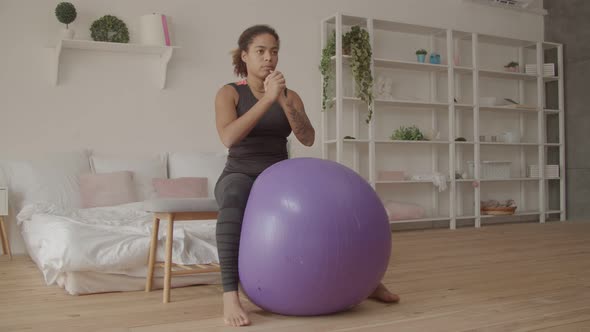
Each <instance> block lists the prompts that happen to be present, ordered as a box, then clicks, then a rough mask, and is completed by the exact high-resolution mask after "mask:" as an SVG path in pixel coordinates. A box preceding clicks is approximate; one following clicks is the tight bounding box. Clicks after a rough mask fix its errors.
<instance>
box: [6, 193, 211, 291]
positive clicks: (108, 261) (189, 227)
mask: <svg viewBox="0 0 590 332" xmlns="http://www.w3.org/2000/svg"><path fill="white" fill-rule="evenodd" d="M17 222H18V225H19V228H20V231H21V233H22V235H23V238H24V241H25V244H26V246H27V251H28V253H29V255H30V256H31V258H32V259H33V261H34V262H35V263H36V264H37V266H38V267H39V269H40V270H41V272H42V273H43V276H44V278H45V281H46V283H47V284H48V285H51V284H57V285H59V286H60V287H64V288H65V289H66V291H68V292H69V293H70V294H86V293H96V292H109V291H125V290H137V289H141V287H139V281H143V282H145V275H146V261H147V255H148V250H149V245H150V232H151V225H152V215H151V214H149V213H147V212H144V211H143V210H142V203H141V202H138V203H131V204H124V205H119V206H114V207H101V208H91V209H64V208H60V207H58V206H56V205H53V204H48V203H35V204H28V205H26V206H24V207H23V209H22V210H21V212H20V213H19V214H18V215H17ZM165 225H166V223H165V222H164V221H162V222H161V223H160V233H159V234H160V235H159V241H160V243H159V246H158V248H159V250H158V254H157V260H159V261H163V258H164V249H163V248H164V236H165V233H166V228H167V227H165ZM172 260H173V262H174V263H178V264H208V263H211V262H218V257H217V248H216V246H215V220H208V221H182V222H177V223H175V225H174V242H173V255H172ZM158 275H161V272H160V271H157V274H156V276H158ZM175 279H177V280H175ZM172 280H173V286H184V285H188V284H191V283H193V284H196V283H219V274H218V273H217V274H210V275H203V276H192V279H191V278H182V279H179V278H178V277H175V278H172ZM158 284H160V281H159V280H156V286H158Z"/></svg>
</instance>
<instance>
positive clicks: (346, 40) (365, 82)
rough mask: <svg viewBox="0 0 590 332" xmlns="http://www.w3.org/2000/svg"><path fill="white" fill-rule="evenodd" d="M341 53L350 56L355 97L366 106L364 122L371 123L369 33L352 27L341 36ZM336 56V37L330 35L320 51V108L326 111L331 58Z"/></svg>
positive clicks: (329, 103) (327, 107) (330, 75)
mask: <svg viewBox="0 0 590 332" xmlns="http://www.w3.org/2000/svg"><path fill="white" fill-rule="evenodd" d="M342 48H343V53H344V54H346V55H350V56H351V58H350V67H351V69H352V76H353V78H354V81H355V85H356V89H355V90H356V97H358V98H360V99H361V100H362V101H364V102H365V103H366V104H367V107H368V111H369V113H368V115H367V119H366V120H365V121H366V122H367V123H369V122H371V118H372V116H373V75H372V73H371V58H372V57H373V52H372V50H371V43H370V41H369V33H368V32H367V31H366V30H364V29H361V28H360V27H359V26H356V25H355V26H353V27H352V28H351V30H350V31H349V32H347V33H346V34H344V36H342ZM334 55H336V35H335V33H332V35H331V36H330V39H329V40H328V43H327V44H326V47H325V48H324V49H323V50H322V59H321V62H320V71H321V73H322V76H323V77H324V83H323V92H322V108H323V110H327V109H329V108H330V107H331V106H332V97H331V96H330V95H329V93H328V88H329V83H330V82H331V80H332V79H333V75H334V66H333V63H332V59H331V58H332V56H334Z"/></svg>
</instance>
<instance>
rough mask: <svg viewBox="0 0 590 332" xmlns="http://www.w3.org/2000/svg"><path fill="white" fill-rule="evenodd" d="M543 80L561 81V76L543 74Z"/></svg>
mask: <svg viewBox="0 0 590 332" xmlns="http://www.w3.org/2000/svg"><path fill="white" fill-rule="evenodd" d="M543 81H545V83H547V82H555V81H559V76H543Z"/></svg>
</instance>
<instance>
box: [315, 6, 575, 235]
mask: <svg viewBox="0 0 590 332" xmlns="http://www.w3.org/2000/svg"><path fill="white" fill-rule="evenodd" d="M462 1H467V0H462ZM478 1H480V0H478ZM483 1H485V0H481V2H483ZM339 15H340V14H336V15H334V16H333V17H334V18H338V21H339V22H344V23H346V22H352V21H357V22H360V23H361V24H363V26H364V27H365V28H366V30H367V32H368V33H369V37H370V39H371V43H372V46H373V47H374V49H373V50H374V51H375V50H377V52H373V58H372V59H370V61H371V63H372V65H373V68H374V72H373V74H374V78H375V75H376V74H378V75H379V76H382V78H387V79H389V78H391V80H392V82H391V83H389V80H387V82H386V81H383V82H384V83H385V82H386V83H387V86H385V84H384V86H383V88H384V89H386V90H389V91H388V92H389V93H384V94H380V95H379V96H380V99H378V98H376V99H375V100H374V101H373V105H372V106H374V108H373V111H374V118H373V119H374V122H372V123H369V124H368V125H367V126H365V125H364V124H362V123H361V121H359V119H358V115H362V114H360V113H363V114H364V113H365V112H366V111H367V105H366V103H365V102H363V101H361V100H360V99H359V98H356V95H355V94H354V92H350V91H355V90H356V89H355V88H356V86H355V81H354V77H353V76H352V75H351V74H350V70H351V66H350V64H351V62H352V61H351V59H352V58H351V57H350V56H345V55H342V54H341V52H338V53H339V54H340V58H338V57H335V56H333V57H332V64H334V63H335V62H338V63H339V64H342V67H343V68H337V69H338V70H337V71H335V75H334V77H333V78H334V79H335V80H336V81H334V82H332V83H334V84H333V86H330V88H331V89H332V88H333V90H331V91H336V93H337V94H338V97H339V98H338V100H337V105H336V106H335V107H334V109H335V110H336V109H337V110H338V111H339V112H338V113H337V114H336V115H338V116H341V117H342V118H340V119H337V118H335V115H334V114H332V115H331V116H325V117H324V118H323V120H324V121H323V123H322V129H323V130H324V131H327V132H334V131H336V132H338V133H339V135H338V136H342V137H343V136H344V135H349V134H350V133H352V132H353V131H354V133H355V134H356V135H353V136H355V137H358V138H365V139H358V140H344V139H343V138H342V137H340V138H338V139H334V140H329V141H327V142H326V143H327V144H336V143H337V144H338V147H339V149H336V151H334V147H335V145H323V148H324V149H323V151H322V156H324V157H325V158H328V159H334V160H339V161H340V162H342V163H343V164H345V165H354V166H353V167H354V168H355V171H357V172H359V173H360V174H362V175H363V176H364V178H365V179H366V178H368V177H372V179H373V181H371V185H372V187H373V188H374V189H375V190H376V191H377V194H378V195H379V197H380V198H381V199H384V200H389V199H392V200H409V203H414V204H419V205H421V206H423V208H424V209H425V211H428V212H427V214H426V215H425V216H424V218H420V219H407V220H397V221H392V222H390V223H391V224H397V223H399V224H400V225H401V224H403V223H421V222H424V223H425V224H424V225H427V227H430V225H431V224H433V223H428V222H434V221H439V222H440V224H441V225H444V226H445V227H446V226H448V227H449V228H450V229H455V228H457V225H469V226H473V227H476V228H477V227H481V226H482V224H485V225H488V224H494V223H496V222H502V221H504V219H501V218H506V217H508V218H511V217H513V220H529V219H531V220H533V219H535V220H537V221H538V222H540V223H543V222H545V221H546V219H547V220H554V219H560V218H561V217H563V216H564V215H565V213H566V212H567V210H566V207H567V206H566V204H565V203H566V200H565V193H566V190H565V185H566V183H565V181H564V180H565V169H564V162H565V161H564V160H565V154H564V153H563V152H564V151H565V147H566V145H565V143H566V142H565V141H564V140H558V139H556V137H557V136H559V137H561V138H563V128H564V122H563V115H564V114H565V111H566V110H565V107H564V104H563V84H561V83H563V81H564V79H565V73H564V72H563V71H562V70H560V69H563V45H561V44H556V43H547V42H542V41H536V40H521V39H515V38H505V37H501V36H493V35H487V34H481V33H478V32H465V31H457V30H454V29H446V28H445V29H439V28H435V27H425V26H418V25H412V24H406V23H400V22H390V21H385V20H378V19H371V18H367V19H366V21H365V20H364V19H361V18H356V17H352V18H351V17H347V16H342V17H341V18H342V20H340V18H339ZM333 23H336V19H334V20H333ZM348 29H349V27H348V26H345V27H343V26H341V27H334V26H329V25H328V24H323V29H322V36H321V38H322V45H326V41H327V40H328V39H329V38H330V36H331V33H332V31H333V30H338V31H341V32H343V33H345V32H346V31H348ZM448 47H452V48H454V49H455V50H460V52H459V54H455V55H459V57H456V58H455V59H456V60H455V61H453V59H446V58H445V59H443V60H445V61H444V63H443V64H431V63H428V59H429V57H428V56H427V58H426V63H420V62H417V61H416V58H415V57H414V54H413V52H414V51H415V50H416V49H419V48H425V49H427V50H430V51H432V52H439V53H441V55H442V56H443V57H444V56H445V54H446V53H447V52H446V51H447V50H448V49H447V48H448ZM545 49H552V51H550V52H549V53H550V54H544V53H543V50H545ZM402 50H405V51H402ZM403 54H406V55H403ZM446 55H448V54H446ZM490 55H494V56H493V57H492V58H490ZM537 60H539V61H537ZM508 61H518V62H519V63H521V64H522V65H521V69H522V72H519V71H517V72H511V71H506V69H510V68H504V67H503V65H504V64H506V63H508ZM527 62H532V63H537V62H539V63H540V62H545V63H548V62H551V63H553V64H554V67H555V69H556V71H555V74H558V75H555V76H544V75H546V74H545V73H547V74H553V72H545V71H544V70H543V71H541V72H537V73H534V74H533V73H531V72H530V71H529V72H525V71H524V69H525V68H524V67H525V66H524V64H526V63H527ZM538 67H539V69H540V68H541V67H543V69H544V66H538ZM451 72H452V73H453V74H452V75H450V73H451ZM445 74H446V75H445ZM555 81H559V82H560V84H559V85H558V84H555V83H551V84H549V83H547V82H555ZM345 91H346V92H347V93H348V95H350V97H344V95H345V93H344V92H345ZM383 92H385V91H383ZM375 96H377V94H376V95H375ZM485 96H498V97H501V96H504V97H510V98H512V99H514V100H518V101H521V102H522V103H523V104H524V105H521V104H514V103H504V102H503V99H502V98H504V97H501V98H500V99H502V102H498V103H486V104H483V103H480V101H485V100H483V99H485V98H481V97H485ZM394 98H396V99H394ZM418 98H420V99H418ZM333 101H336V98H334V99H333ZM544 102H547V104H546V105H545V104H544ZM497 104H499V105H497ZM502 104H508V105H502ZM525 106H532V107H528V108H526V107H525ZM353 110H354V111H355V112H354V113H355V114H352V111H353ZM356 113H359V114H356ZM545 114H551V115H554V114H555V115H558V116H545ZM546 120H548V121H546ZM334 122H335V123H334ZM546 122H547V123H546ZM411 125H415V126H417V127H418V128H420V130H421V131H422V132H423V133H427V132H431V131H433V132H439V133H440V136H438V135H437V136H428V137H429V138H435V137H436V138H438V139H436V140H433V141H414V140H391V139H390V138H389V132H390V129H391V128H395V127H399V126H411ZM338 126H339V127H338ZM548 130H554V131H555V133H553V134H554V135H549V133H548ZM502 132H504V133H515V132H516V133H518V135H516V136H518V137H516V139H509V138H510V137H504V136H503V135H500V134H499V133H502ZM489 133H492V134H493V133H497V135H498V136H497V137H493V138H494V141H493V142H492V141H491V138H490V137H489V135H488V134H489ZM482 134H486V135H485V136H486V137H485V140H486V141H483V139H484V137H483V136H482ZM333 136H334V135H332V136H330V137H333ZM506 136H510V135H508V134H507V135H506ZM334 137H335V136H334ZM458 137H462V139H467V141H456V140H455V139H456V138H458ZM480 137H481V138H482V141H480ZM538 137H549V138H551V137H553V139H547V138H543V139H538ZM366 138H370V139H366ZM496 140H498V141H496ZM559 142H561V143H559ZM351 143H352V144H351ZM354 143H361V144H362V145H358V144H357V145H354ZM387 144H403V145H395V146H394V145H387ZM343 145H344V147H343ZM353 147H354V149H352V148H353ZM357 147H358V148H357ZM353 150H354V151H353ZM351 151H352V153H351ZM549 152H551V153H549ZM558 152H561V153H558ZM483 157H485V158H487V159H488V160H496V161H502V160H508V161H510V162H511V163H512V166H510V171H511V173H507V174H505V175H512V176H513V177H512V178H483V179H482V178H481V177H483V175H484V172H483V166H480V167H479V168H481V169H482V170H481V172H480V174H479V175H480V176H479V177H480V179H472V178H467V179H455V176H456V175H455V170H456V171H457V172H458V173H461V174H465V173H464V172H465V171H467V168H468V165H466V161H468V160H471V161H476V162H484V160H485V159H484V158H483ZM558 157H559V159H557V158H558ZM539 160H541V161H546V160H552V164H559V166H560V173H559V174H558V175H564V177H557V178H548V177H547V175H548V174H551V175H555V174H556V173H546V172H545V173H544V176H543V177H527V175H530V174H532V175H540V174H535V173H528V172H526V171H527V170H528V166H529V165H530V164H535V163H537V164H538V163H539ZM542 164H543V163H541V165H540V166H542ZM545 164H546V163H545ZM381 165H387V167H386V168H387V169H391V170H400V169H405V170H409V171H411V170H412V169H418V168H420V169H423V168H425V169H429V170H430V169H431V168H432V169H436V170H440V169H441V167H442V168H447V167H448V168H450V169H451V171H449V172H445V173H444V175H445V177H441V179H447V178H448V179H447V183H446V184H447V185H448V188H447V189H448V190H447V191H446V192H443V193H441V192H439V191H438V190H436V189H437V188H436V186H435V184H433V181H431V180H430V179H428V178H427V177H406V178H405V179H404V178H398V179H400V180H397V181H386V180H385V179H387V178H379V179H378V178H377V174H378V173H379V169H378V167H379V166H381ZM418 166H420V167H418ZM485 174H486V176H489V175H493V174H489V175H488V173H485ZM369 175H370V176H369ZM449 175H451V178H449ZM472 175H473V174H471V175H467V174H465V176H466V177H468V176H472ZM497 175H499V176H501V175H502V174H500V173H498V174H497ZM458 177H462V175H459V176H458ZM411 179H426V180H411ZM443 185H444V183H443ZM488 196H489V198H490V199H498V200H502V199H506V198H508V197H511V198H513V199H514V200H515V201H516V202H517V204H518V209H517V210H516V213H515V214H513V215H507V216H493V215H482V214H481V212H480V210H479V209H476V210H472V209H473V202H476V203H479V201H480V200H481V199H482V198H483V197H488ZM558 196H559V201H557V198H558ZM459 198H461V200H462V201H461V202H459ZM554 200H555V202H554ZM549 202H551V205H549ZM550 207H551V208H552V209H554V210H551V209H550ZM470 208H471V209H470ZM519 209H521V210H522V211H520V210H519ZM545 210H550V211H545ZM445 215H446V216H445ZM527 216H528V217H527ZM490 218H491V219H490ZM496 218H498V219H496ZM507 220H510V219H507ZM458 221H460V222H458ZM447 223H448V225H447ZM434 224H436V223H434ZM416 225H419V226H423V225H421V224H416ZM407 227H408V228H414V227H412V225H410V224H408V225H407ZM417 227H418V226H416V228H417ZM400 228H402V227H401V226H400Z"/></svg>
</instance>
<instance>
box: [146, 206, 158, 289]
mask: <svg viewBox="0 0 590 332" xmlns="http://www.w3.org/2000/svg"><path fill="white" fill-rule="evenodd" d="M159 230H160V219H159V218H158V217H156V216H154V224H153V225H152V242H151V244H150V253H149V256H148V271H147V278H146V280H145V291H146V292H150V291H151V290H152V283H153V282H154V265H155V264H156V254H157V252H158V231H159Z"/></svg>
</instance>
